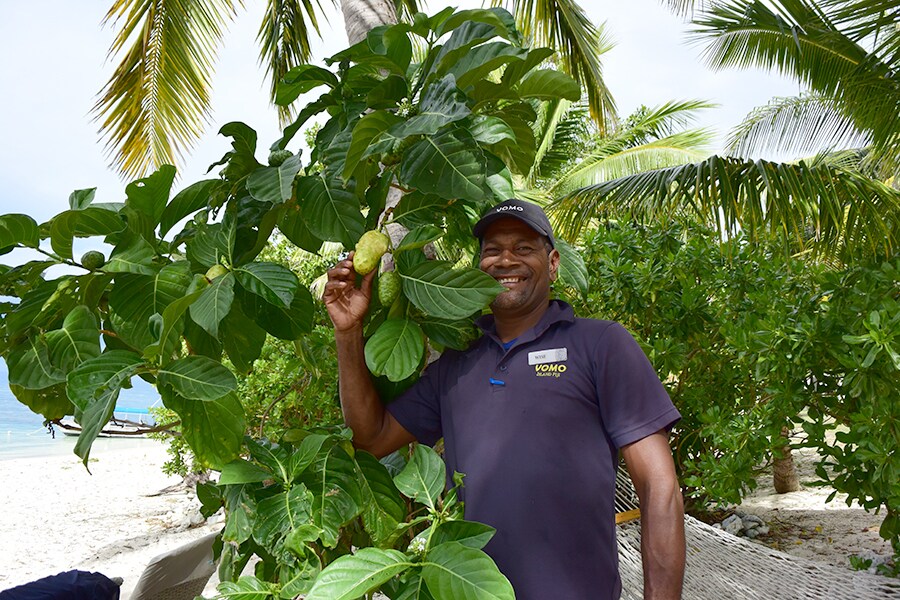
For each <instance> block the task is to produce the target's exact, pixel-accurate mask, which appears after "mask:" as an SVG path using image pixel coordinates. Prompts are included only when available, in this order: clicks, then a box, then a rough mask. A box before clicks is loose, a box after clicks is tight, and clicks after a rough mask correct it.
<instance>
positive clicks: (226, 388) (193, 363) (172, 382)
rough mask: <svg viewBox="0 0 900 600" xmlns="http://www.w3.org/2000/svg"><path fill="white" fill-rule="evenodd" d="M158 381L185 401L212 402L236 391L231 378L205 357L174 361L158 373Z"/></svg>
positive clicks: (235, 384)
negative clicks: (169, 387)
mask: <svg viewBox="0 0 900 600" xmlns="http://www.w3.org/2000/svg"><path fill="white" fill-rule="evenodd" d="M157 380H158V381H159V385H163V386H171V388H172V389H173V390H174V391H175V392H176V393H177V394H178V395H179V396H181V397H182V398H185V399H186V400H215V399H217V398H221V397H222V396H224V395H225V394H228V393H230V392H233V391H234V390H235V389H236V388H237V380H236V379H235V378H234V374H233V373H232V372H231V371H229V370H228V368H227V367H225V365H223V364H222V363H219V362H216V361H214V360H212V359H211V358H207V357H206V356H186V357H184V358H182V359H180V360H176V361H175V362H173V363H171V364H169V365H167V366H165V367H163V368H161V369H160V370H159V373H158V374H157Z"/></svg>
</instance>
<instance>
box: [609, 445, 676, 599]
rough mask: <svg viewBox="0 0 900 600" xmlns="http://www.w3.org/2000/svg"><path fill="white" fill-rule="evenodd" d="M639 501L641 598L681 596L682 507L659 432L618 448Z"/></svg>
mask: <svg viewBox="0 0 900 600" xmlns="http://www.w3.org/2000/svg"><path fill="white" fill-rule="evenodd" d="M622 457H623V458H624V459H625V465H626V466H627V467H628V472H629V474H630V475H631V480H632V481H633V482H634V487H635V490H636V491H637V494H638V498H639V499H640V502H641V561H642V562H643V565H644V599H645V600H651V599H653V600H677V599H679V598H681V587H682V582H683V579H684V562H685V542H684V503H683V500H682V498H681V489H680V487H679V485H678V478H677V477H676V475H675V464H674V463H673V461H672V451H671V450H670V448H669V440H668V437H667V435H666V433H665V432H663V431H659V432H657V433H654V434H652V435H650V436H647V437H645V438H644V439H642V440H638V441H636V442H634V443H633V444H629V445H627V446H624V447H623V448H622Z"/></svg>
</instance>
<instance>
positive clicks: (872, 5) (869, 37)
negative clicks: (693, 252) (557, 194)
mask: <svg viewBox="0 0 900 600" xmlns="http://www.w3.org/2000/svg"><path fill="white" fill-rule="evenodd" d="M669 4H670V5H671V6H672V7H673V8H675V9H677V10H680V11H685V10H686V9H688V8H689V7H690V6H692V5H694V4H699V5H700V10H699V11H698V12H697V14H696V15H695V16H694V23H695V32H694V37H695V40H697V41H699V42H702V43H704V44H706V49H705V54H706V58H707V61H708V62H709V64H710V65H711V66H712V67H713V68H726V67H749V66H755V67H760V68H765V69H772V70H778V71H780V72H782V73H784V74H787V75H790V76H792V77H795V78H797V80H798V81H799V82H800V84H801V86H802V87H803V89H804V90H805V93H804V94H803V95H802V96H800V97H799V98H795V99H781V100H776V101H774V102H773V103H772V104H771V105H770V106H768V107H765V108H761V109H759V110H757V111H756V112H754V113H753V114H752V115H751V116H750V117H749V118H748V120H747V121H746V122H745V123H743V124H742V125H741V126H739V127H738V129H737V130H736V132H735V133H734V135H733V138H732V142H731V148H732V149H733V150H734V151H735V152H738V153H739V154H744V153H750V152H753V151H755V150H759V149H763V148H768V149H777V150H787V149H794V150H798V151H799V150H805V151H810V152H822V151H826V153H825V154H824V155H820V156H817V157H814V158H810V159H806V160H800V161H798V162H796V163H777V162H771V161H764V160H755V161H754V160H749V159H745V158H736V157H718V156H713V157H710V158H708V159H706V160H704V161H701V162H694V163H692V164H687V165H683V166H674V167H668V168H663V169H657V170H652V171H647V172H643V173H637V174H629V175H625V176H620V177H617V178H614V179H610V180H608V181H603V182H598V183H595V184H594V185H590V186H587V187H584V188H580V189H576V190H573V191H571V192H569V193H567V194H566V195H564V196H562V197H561V198H559V199H558V202H557V204H556V210H557V211H558V214H559V218H560V220H561V221H562V222H563V223H564V225H565V226H566V227H567V228H568V229H569V230H570V231H573V232H574V231H577V230H578V228H579V227H581V226H582V225H583V224H584V223H586V222H588V220H589V219H590V218H591V217H593V216H598V215H601V214H604V213H608V212H609V211H611V210H613V211H614V210H620V209H621V210H625V211H628V212H630V213H631V214H633V215H634V216H636V217H637V218H640V219H642V220H644V221H650V220H660V219H666V218H670V217H672V216H673V215H676V214H679V213H681V214H684V213H691V214H694V215H697V216H699V217H700V218H701V219H703V220H705V221H706V222H707V223H710V224H714V225H715V226H716V227H717V229H718V230H719V231H720V232H721V233H723V234H725V235H734V234H736V233H737V232H739V231H742V232H744V233H745V234H748V235H750V236H751V239H757V238H759V239H762V238H763V237H766V236H768V235H770V234H775V235H778V236H780V237H781V238H782V240H783V241H784V242H785V243H786V244H787V246H788V247H790V248H792V249H793V250H795V251H802V250H812V251H814V252H816V253H818V254H819V255H824V256H829V257H837V258H839V259H842V260H844V261H848V260H854V259H860V258H871V257H873V256H878V255H882V254H885V253H887V254H890V253H891V252H893V251H894V250H895V249H896V248H897V242H898V238H897V236H898V227H897V223H898V217H900V192H898V191H897V189H896V188H895V187H892V185H891V182H892V181H893V177H894V176H895V175H896V170H897V148H898V147H900V146H898V144H897V140H898V131H900V130H898V126H900V123H898V119H900V117H898V111H897V105H898V101H900V100H898V98H900V96H898V93H900V92H898V90H900V81H898V80H897V72H898V71H897V68H896V67H897V64H896V61H897V57H898V56H900V54H898V53H897V52H896V49H897V41H898V39H900V38H898V33H897V30H896V27H895V23H896V22H897V17H898V7H897V6H896V3H893V2H882V1H879V0H876V1H872V0H858V1H856V0H850V1H848V0H824V1H821V2H815V3H813V2H809V1H807V0H789V1H781V2H768V3H763V2H759V1H744V0H730V1H717V2H703V3H693V2H681V1H677V2H676V1H673V2H669ZM822 142H827V143H824V144H823V143H822ZM839 144H845V145H847V146H850V147H851V148H852V147H853V146H856V145H858V144H862V145H863V146H862V147H858V148H856V149H855V150H854V151H852V152H848V151H846V150H847V148H846V147H844V148H841V147H840V146H839ZM833 150H844V151H843V152H840V153H834V152H830V151H833Z"/></svg>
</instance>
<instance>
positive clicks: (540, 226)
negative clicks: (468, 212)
mask: <svg viewBox="0 0 900 600" xmlns="http://www.w3.org/2000/svg"><path fill="white" fill-rule="evenodd" d="M504 217H512V218H513V219H519V220H520V221H522V222H523V223H525V224H526V225H528V226H529V227H531V228H532V229H534V230H535V231H537V232H538V233H540V234H541V235H543V236H545V237H546V238H547V239H548V240H550V246H551V247H552V248H556V240H555V239H554V238H553V227H552V226H551V225H550V219H548V218H547V215H546V214H544V211H543V209H541V207H540V206H538V205H537V204H535V203H533V202H526V201H525V200H517V199H515V198H510V199H509V200H504V201H503V202H501V203H500V204H498V205H496V206H492V207H491V208H489V209H488V210H486V211H485V212H484V214H483V215H481V220H479V221H478V222H477V223H475V227H473V228H472V233H473V234H475V237H477V238H478V239H479V240H481V239H483V238H484V232H485V231H487V228H488V225H490V224H491V223H493V222H494V221H496V220H497V219H502V218H504Z"/></svg>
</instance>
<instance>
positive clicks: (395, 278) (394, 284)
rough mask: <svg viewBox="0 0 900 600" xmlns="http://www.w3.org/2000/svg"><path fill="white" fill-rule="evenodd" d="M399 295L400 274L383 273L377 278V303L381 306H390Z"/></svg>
mask: <svg viewBox="0 0 900 600" xmlns="http://www.w3.org/2000/svg"><path fill="white" fill-rule="evenodd" d="M399 295H400V274H399V273H397V271H385V272H384V273H382V274H381V275H380V276H379V277H378V301H379V302H381V305H382V306H390V305H391V304H393V303H394V300H396V299H397V296H399Z"/></svg>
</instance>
